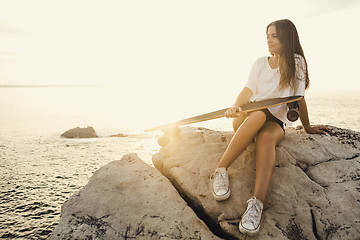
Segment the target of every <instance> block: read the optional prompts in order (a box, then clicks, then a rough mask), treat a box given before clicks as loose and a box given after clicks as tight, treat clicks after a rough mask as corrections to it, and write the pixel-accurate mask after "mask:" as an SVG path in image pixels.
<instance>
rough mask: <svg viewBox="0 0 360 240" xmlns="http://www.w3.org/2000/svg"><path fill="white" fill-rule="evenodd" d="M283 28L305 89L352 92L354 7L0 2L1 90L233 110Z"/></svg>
mask: <svg viewBox="0 0 360 240" xmlns="http://www.w3.org/2000/svg"><path fill="white" fill-rule="evenodd" d="M283 18H288V19H290V20H292V21H293V22H294V24H295V25H296V27H297V29H298V32H299V35H300V41H301V44H302V46H303V49H304V52H305V56H306V58H307V62H308V65H309V73H310V86H311V88H312V89H314V90H317V89H358V90H360V77H359V74H358V68H359V66H360V65H359V63H360V61H359V57H360V47H359V43H360V31H359V29H360V28H359V27H358V24H359V23H360V1H356V0H353V1H352V0H342V1H337V0H318V1H311V0H306V1H295V0H278V1H277V0H273V1H268V0H261V1H246V2H245V1H239V0H237V1H220V0H218V1H211V0H201V1H197V0H181V1H180V0H179V1H172V0H162V1H160V0H154V1H150V0H146V1H145V0H142V1H136V0H134V1H115V0H114V1H109V0H101V1H100V0H98V1H91V0H86V1H85V0H81V1H80V0H61V1H51V0H32V1H28V0H7V1H6V0H0V85H5V84H25V85H29V84H74V85H82V84H84V85H109V86H113V87H117V88H119V91H120V92H122V94H137V95H138V96H139V99H142V101H146V99H147V98H154V97H155V96H157V97H158V98H159V101H161V100H164V99H167V100H168V99H171V98H176V99H180V98H182V99H188V101H189V102H191V101H193V99H194V98H199V97H200V98H201V99H203V100H204V101H208V100H207V99H214V98H218V97H219V96H220V97H221V98H222V99H224V102H232V101H233V100H234V98H235V97H236V95H237V93H238V92H239V91H240V90H241V88H242V87H243V85H244V83H245V82H246V80H247V77H248V73H249V70H250V67H251V65H252V64H253V62H254V61H255V60H256V58H258V57H260V56H265V55H268V54H269V53H268V51H267V46H266V37H265V28H266V26H267V24H268V23H270V22H272V21H274V20H278V19H283ZM159 96H161V97H159ZM185 101H187V100H185ZM219 105H221V106H224V105H223V104H219Z"/></svg>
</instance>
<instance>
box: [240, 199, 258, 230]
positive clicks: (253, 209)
mask: <svg viewBox="0 0 360 240" xmlns="http://www.w3.org/2000/svg"><path fill="white" fill-rule="evenodd" d="M255 201H256V200H255V199H249V200H248V201H247V202H248V203H250V205H249V207H248V208H249V210H248V211H247V214H246V215H245V216H244V222H250V223H252V225H253V226H254V227H255V226H256V225H257V221H258V217H259V215H260V211H261V210H260V207H259V206H258V205H257V204H256V202H255Z"/></svg>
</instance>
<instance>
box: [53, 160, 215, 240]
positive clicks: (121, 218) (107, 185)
mask: <svg viewBox="0 0 360 240" xmlns="http://www.w3.org/2000/svg"><path fill="white" fill-rule="evenodd" d="M50 239H62V240H63V239H218V237H216V236H214V235H213V233H212V232H211V231H210V230H209V229H208V227H207V226H206V225H205V224H204V223H203V222H202V221H201V220H199V219H198V217H197V216H196V214H195V213H194V212H193V210H192V209H191V208H190V207H188V205H187V204H186V202H185V201H184V200H183V199H182V198H181V197H180V196H179V194H178V192H177V191H176V189H175V188H174V187H173V186H172V185H171V183H170V182H169V180H168V179H166V178H165V177H164V176H163V175H162V174H161V173H160V172H159V171H158V170H157V169H155V168H153V167H151V166H149V165H148V164H146V163H145V162H143V161H142V160H141V159H139V158H138V157H137V155H136V154H131V155H126V156H124V157H123V158H122V159H121V160H119V161H114V162H111V163H109V164H107V165H105V166H103V167H101V168H100V169H99V170H97V171H96V172H95V173H94V175H93V176H92V177H91V179H90V181H89V183H88V184H87V185H86V186H85V187H84V188H82V189H81V190H80V191H79V192H78V193H76V194H75V195H73V196H72V197H71V198H70V199H69V200H68V201H66V202H65V203H64V205H63V206H62V212H61V219H60V223H59V225H58V226H57V228H56V229H55V231H54V232H53V233H52V235H51V237H50Z"/></svg>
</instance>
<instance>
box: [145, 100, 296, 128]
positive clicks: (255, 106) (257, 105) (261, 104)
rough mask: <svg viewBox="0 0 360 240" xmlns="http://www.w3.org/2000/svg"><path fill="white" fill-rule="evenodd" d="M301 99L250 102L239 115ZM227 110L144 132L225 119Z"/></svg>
mask: <svg viewBox="0 0 360 240" xmlns="http://www.w3.org/2000/svg"><path fill="white" fill-rule="evenodd" d="M302 97H303V96H291V97H282V98H272V99H267V100H263V101H258V102H250V103H247V104H245V105H243V106H242V107H241V109H242V111H241V112H239V113H248V112H253V111H257V110H261V109H265V108H270V107H275V106H279V105H282V104H287V103H292V102H296V101H299V100H300V99H301V98H302ZM228 109H229V108H224V109H221V110H217V111H214V112H209V113H205V114H202V115H198V116H195V117H191V118H186V119H183V120H180V121H177V122H173V123H168V124H164V125H160V126H157V127H153V128H149V129H146V130H145V132H152V131H156V130H162V129H166V128H171V127H176V126H182V125H187V124H192V123H198V122H203V121H208V120H212V119H217V118H221V117H225V112H226V111H227V110H228Z"/></svg>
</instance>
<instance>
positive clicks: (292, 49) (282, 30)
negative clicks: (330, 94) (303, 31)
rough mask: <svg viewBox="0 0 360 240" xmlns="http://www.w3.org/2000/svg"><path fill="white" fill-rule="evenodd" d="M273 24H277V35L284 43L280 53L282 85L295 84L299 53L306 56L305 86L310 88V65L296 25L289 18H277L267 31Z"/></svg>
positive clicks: (284, 86) (283, 86)
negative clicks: (296, 58)
mask: <svg viewBox="0 0 360 240" xmlns="http://www.w3.org/2000/svg"><path fill="white" fill-rule="evenodd" d="M272 25H275V27H276V35H277V36H278V38H279V40H280V43H281V45H282V51H281V53H280V59H279V67H280V83H279V85H280V87H281V88H286V87H288V86H291V87H293V86H294V81H295V77H296V74H295V72H296V66H295V57H296V55H295V54H298V55H300V56H302V57H303V58H304V62H305V69H304V71H305V88H308V87H309V75H308V67H307V63H306V59H305V55H304V51H303V49H302V47H301V44H300V40H299V35H298V32H297V30H296V27H295V25H294V24H293V23H292V22H291V21H290V20H288V19H282V20H277V21H275V22H272V23H270V24H269V25H268V26H267V27H266V33H267V32H268V29H269V27H270V26H272ZM299 60H300V59H299ZM300 62H301V61H300ZM298 67H302V66H301V65H300V66H298Z"/></svg>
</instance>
